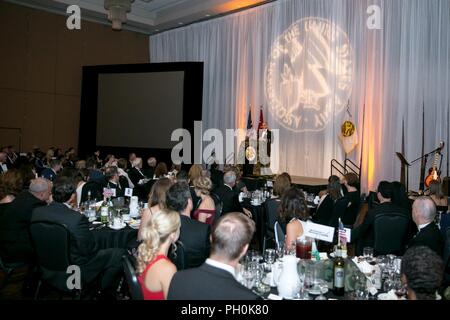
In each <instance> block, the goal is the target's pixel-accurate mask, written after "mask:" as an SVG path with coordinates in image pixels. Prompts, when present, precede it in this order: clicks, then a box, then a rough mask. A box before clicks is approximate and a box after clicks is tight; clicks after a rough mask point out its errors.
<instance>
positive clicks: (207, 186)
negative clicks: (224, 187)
mask: <svg viewBox="0 0 450 320" xmlns="http://www.w3.org/2000/svg"><path fill="white" fill-rule="evenodd" d="M211 188H212V182H211V179H209V178H207V177H200V178H197V179H196V180H194V189H195V194H196V195H197V197H199V198H200V203H199V205H198V207H197V209H195V211H194V213H193V214H192V218H193V219H195V220H197V221H200V222H203V223H207V224H209V225H212V224H213V222H214V218H215V215H216V207H215V204H214V200H213V198H211V196H210V195H209V192H210V191H211Z"/></svg>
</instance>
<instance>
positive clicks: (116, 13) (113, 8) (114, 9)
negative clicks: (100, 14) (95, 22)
mask: <svg viewBox="0 0 450 320" xmlns="http://www.w3.org/2000/svg"><path fill="white" fill-rule="evenodd" d="M132 2H134V0H105V9H106V10H108V20H109V21H111V22H112V28H113V29H114V30H122V23H125V22H126V21H127V12H130V10H131V3H132Z"/></svg>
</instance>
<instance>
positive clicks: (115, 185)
mask: <svg viewBox="0 0 450 320" xmlns="http://www.w3.org/2000/svg"><path fill="white" fill-rule="evenodd" d="M105 177H106V180H107V181H108V182H107V183H106V188H108V189H114V190H116V196H115V197H114V198H118V197H123V196H124V194H125V190H123V189H122V186H121V185H120V177H119V170H118V169H117V167H108V168H106V170H105Z"/></svg>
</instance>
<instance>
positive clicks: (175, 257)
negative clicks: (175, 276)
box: [169, 240, 186, 270]
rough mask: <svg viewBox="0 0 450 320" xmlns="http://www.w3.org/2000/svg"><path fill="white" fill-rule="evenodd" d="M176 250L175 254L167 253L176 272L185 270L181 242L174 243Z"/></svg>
mask: <svg viewBox="0 0 450 320" xmlns="http://www.w3.org/2000/svg"><path fill="white" fill-rule="evenodd" d="M176 246H177V250H176V252H175V254H173V253H172V252H170V253H169V258H170V260H171V261H172V262H173V264H174V265H175V266H176V267H177V270H184V269H186V250H185V248H184V245H183V243H182V242H181V241H179V240H178V241H177V242H176Z"/></svg>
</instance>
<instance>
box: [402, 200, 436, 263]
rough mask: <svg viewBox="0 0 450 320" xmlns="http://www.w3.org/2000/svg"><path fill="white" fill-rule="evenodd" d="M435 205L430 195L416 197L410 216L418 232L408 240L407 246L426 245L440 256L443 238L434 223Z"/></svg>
mask: <svg viewBox="0 0 450 320" xmlns="http://www.w3.org/2000/svg"><path fill="white" fill-rule="evenodd" d="M435 216H436V205H435V204H434V201H433V200H432V199H431V198H430V197H426V196H422V197H419V198H417V199H416V200H415V201H414V203H413V207H412V218H413V221H414V223H415V224H416V226H417V229H418V230H419V232H418V233H417V234H416V236H415V237H414V238H413V239H412V240H411V241H410V243H409V245H408V247H413V246H426V247H429V248H430V249H432V250H433V251H435V252H436V253H437V254H438V255H440V256H442V252H443V250H444V238H443V237H442V234H441V231H440V230H439V228H438V227H437V225H436V224H435V223H434V218H435Z"/></svg>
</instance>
